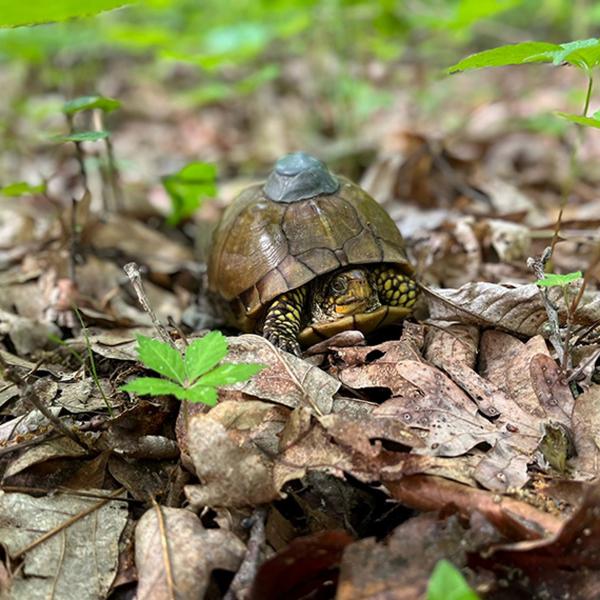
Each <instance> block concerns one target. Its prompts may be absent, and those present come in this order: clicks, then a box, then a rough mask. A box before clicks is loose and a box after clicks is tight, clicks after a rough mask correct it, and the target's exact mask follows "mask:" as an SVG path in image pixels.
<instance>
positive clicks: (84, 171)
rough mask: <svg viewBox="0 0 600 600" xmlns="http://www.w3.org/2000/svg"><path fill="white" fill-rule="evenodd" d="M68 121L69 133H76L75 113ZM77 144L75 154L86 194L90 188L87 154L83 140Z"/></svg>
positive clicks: (69, 115)
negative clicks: (86, 166) (84, 150)
mask: <svg viewBox="0 0 600 600" xmlns="http://www.w3.org/2000/svg"><path fill="white" fill-rule="evenodd" d="M67 123H68V124H69V133H75V124H74V122H73V115H71V114H68V115H67ZM74 144H75V156H76V157H77V162H78V163H79V172H80V173H81V180H82V181H83V188H84V194H85V192H87V191H88V190H89V187H88V175H87V169H86V168H85V154H84V152H83V146H82V144H81V142H74Z"/></svg>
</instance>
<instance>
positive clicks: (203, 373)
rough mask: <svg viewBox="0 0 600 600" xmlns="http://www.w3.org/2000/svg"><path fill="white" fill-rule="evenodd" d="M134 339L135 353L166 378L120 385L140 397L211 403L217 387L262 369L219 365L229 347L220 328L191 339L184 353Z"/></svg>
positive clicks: (144, 340) (141, 338)
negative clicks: (171, 397) (166, 397)
mask: <svg viewBox="0 0 600 600" xmlns="http://www.w3.org/2000/svg"><path fill="white" fill-rule="evenodd" d="M137 342H138V345H137V351H138V356H139V358H140V360H141V361H142V362H143V363H144V365H145V366H146V367H148V368H149V369H152V370H153V371H156V372H157V373H159V374H160V375H163V376H164V377H167V378H168V379H161V378H158V377H138V378H137V379H134V380H132V381H130V382H128V383H127V384H125V385H124V386H122V387H121V389H122V390H124V391H126V392H132V393H135V394H139V395H141V396H160V395H166V394H170V395H172V396H175V397H176V398H178V399H179V400H187V401H188V402H202V403H204V404H207V405H209V406H214V405H215V404H216V403H217V398H218V397H217V390H216V388H217V387H219V386H222V385H231V384H232V383H238V382H241V381H246V380H247V379H249V378H250V377H252V376H253V375H256V373H258V372H259V371H260V370H262V369H263V368H264V365H261V364H245V363H239V364H234V363H223V364H219V363H220V362H221V360H222V359H223V358H225V357H226V356H227V349H228V347H227V338H226V337H225V336H224V335H223V334H222V333H221V332H220V331H211V332H210V333H208V334H207V335H205V336H204V337H202V338H198V339H196V340H194V341H193V342H192V343H191V344H190V345H189V346H188V347H187V349H186V351H185V355H184V356H182V355H181V354H180V353H179V351H178V350H177V349H175V348H173V347H172V346H171V345H170V344H167V343H166V342H161V341H160V340H155V339H152V338H149V337H146V336H143V335H139V336H138V337H137Z"/></svg>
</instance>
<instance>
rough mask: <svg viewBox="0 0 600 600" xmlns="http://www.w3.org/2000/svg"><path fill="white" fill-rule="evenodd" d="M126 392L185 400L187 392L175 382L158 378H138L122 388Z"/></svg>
mask: <svg viewBox="0 0 600 600" xmlns="http://www.w3.org/2000/svg"><path fill="white" fill-rule="evenodd" d="M121 389H122V390H123V391H124V392H132V393H134V394H138V395H139V396H166V395H171V396H175V397H176V398H179V399H180V400H185V399H186V398H185V392H186V390H185V389H184V388H182V387H181V386H180V385H179V384H177V383H175V382H174V381H168V380H167V379H160V378H158V377H138V378H137V379H133V380H131V381H129V382H128V383H126V384H125V385H122V386H121Z"/></svg>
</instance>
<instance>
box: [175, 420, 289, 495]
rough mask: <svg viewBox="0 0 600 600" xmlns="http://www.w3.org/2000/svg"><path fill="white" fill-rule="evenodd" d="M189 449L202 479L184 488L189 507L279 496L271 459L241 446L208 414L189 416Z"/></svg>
mask: <svg viewBox="0 0 600 600" xmlns="http://www.w3.org/2000/svg"><path fill="white" fill-rule="evenodd" d="M188 450H189V454H190V457H191V459H192V461H193V463H194V467H195V470H196V474H197V475H198V478H199V479H200V481H201V482H202V484H201V485H188V486H186V487H185V493H186V496H187V498H188V500H189V502H190V504H191V505H192V506H194V507H201V506H202V507H203V506H233V507H238V506H253V505H257V504H263V503H266V502H271V501H272V500H275V499H276V498H278V497H279V487H277V486H276V485H275V484H274V481H273V464H272V462H271V460H270V459H269V458H268V457H267V456H266V455H265V454H264V453H263V452H261V451H260V450H257V449H256V448H255V447H254V446H252V445H249V446H240V445H239V444H238V443H237V442H236V441H235V439H234V437H233V436H232V435H230V434H229V433H228V432H227V430H226V428H225V427H224V426H223V425H222V424H221V423H218V422H217V421H215V420H214V419H212V418H211V417H210V415H195V416H193V417H192V418H191V419H190V423H189V433H188ZM283 483H285V480H284V481H283V482H281V485H283Z"/></svg>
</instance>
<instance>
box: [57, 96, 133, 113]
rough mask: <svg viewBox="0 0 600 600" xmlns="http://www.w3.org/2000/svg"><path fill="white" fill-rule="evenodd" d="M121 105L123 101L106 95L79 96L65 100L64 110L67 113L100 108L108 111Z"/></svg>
mask: <svg viewBox="0 0 600 600" xmlns="http://www.w3.org/2000/svg"><path fill="white" fill-rule="evenodd" d="M120 106H121V103H120V102H119V101H118V100H115V99H114V98H107V97H105V96H80V97H79V98H73V100H69V101H68V102H65V104H64V106H63V112H64V113H65V114H66V115H74V114H75V113H78V112H80V111H82V110H92V109H94V108H99V109H100V110H103V111H104V112H107V113H108V112H112V111H113V110H116V109H117V108H119V107H120Z"/></svg>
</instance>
